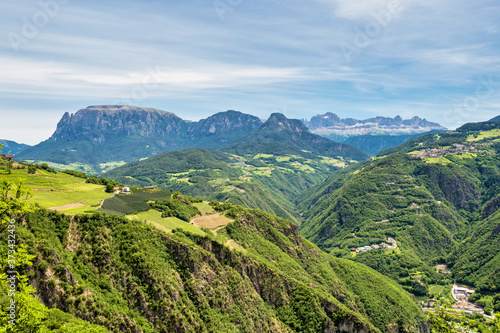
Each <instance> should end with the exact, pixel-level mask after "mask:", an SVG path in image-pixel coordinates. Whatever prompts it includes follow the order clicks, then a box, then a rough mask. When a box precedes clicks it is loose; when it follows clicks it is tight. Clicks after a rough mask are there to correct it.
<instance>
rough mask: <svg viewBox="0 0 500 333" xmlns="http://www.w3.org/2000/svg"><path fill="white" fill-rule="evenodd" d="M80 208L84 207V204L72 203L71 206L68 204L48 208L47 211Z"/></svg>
mask: <svg viewBox="0 0 500 333" xmlns="http://www.w3.org/2000/svg"><path fill="white" fill-rule="evenodd" d="M82 206H85V205H84V204H82V203H79V202H78V203H72V204H68V205H64V206H59V207H50V208H48V209H49V210H57V211H59V210H65V209H71V208H78V207H82Z"/></svg>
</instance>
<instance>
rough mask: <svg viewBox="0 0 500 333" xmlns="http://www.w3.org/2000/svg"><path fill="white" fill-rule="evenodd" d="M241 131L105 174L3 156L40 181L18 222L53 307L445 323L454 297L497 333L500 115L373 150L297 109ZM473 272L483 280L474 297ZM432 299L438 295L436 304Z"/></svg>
mask: <svg viewBox="0 0 500 333" xmlns="http://www.w3.org/2000/svg"><path fill="white" fill-rule="evenodd" d="M155 112H156V111H155ZM155 114H156V113H155ZM158 114H161V113H158ZM200 126H202V125H200ZM203 126H204V125H203ZM233 139H234V143H230V144H228V145H224V146H221V147H219V148H217V149H212V148H185V149H180V150H169V151H165V152H163V153H159V154H156V155H154V156H150V157H147V158H141V159H139V160H137V161H132V162H129V163H125V164H123V165H121V164H122V163H115V162H108V163H114V164H113V167H112V169H110V170H108V171H106V172H105V173H102V174H101V176H105V177H101V178H99V177H96V176H95V175H89V174H85V173H82V172H80V171H65V172H61V171H57V170H56V169H53V168H52V165H51V164H41V165H30V164H27V163H16V164H13V163H12V162H8V161H7V162H2V163H3V167H2V170H0V171H1V173H2V174H1V175H0V178H1V179H2V180H3V181H6V182H13V183H17V182H22V184H23V185H24V186H26V187H27V188H30V189H31V190H30V191H29V192H26V194H24V195H23V196H22V197H18V198H17V199H19V200H22V202H24V203H25V204H29V205H30V206H29V207H28V206H27V208H26V211H27V215H25V218H24V219H25V222H23V225H20V226H19V227H20V228H25V229H22V230H23V231H22V235H23V236H21V238H22V239H23V242H26V243H27V244H31V246H32V249H33V251H32V253H33V256H34V257H33V258H32V259H33V263H34V264H33V267H32V268H30V266H25V267H24V268H22V271H23V272H24V274H26V275H27V276H28V277H29V278H28V279H29V281H30V283H32V284H33V285H34V286H36V289H37V293H36V295H37V298H36V299H37V301H36V302H40V303H39V304H38V303H36V304H38V305H37V306H41V307H43V306H48V308H47V309H49V308H50V307H55V308H57V309H59V310H60V311H63V312H64V313H65V315H66V316H69V317H68V318H73V319H71V320H73V321H72V322H73V323H74V325H76V327H80V326H79V325H84V323H82V322H80V321H79V320H81V319H83V320H84V321H90V322H91V324H92V325H98V327H101V328H102V329H103V330H110V331H121V330H124V329H125V330H132V331H138V332H164V331H169V330H174V331H193V332H194V331H207V332H208V331H214V330H215V331H217V330H222V331H230V330H232V329H231V327H233V328H234V327H237V328H238V330H240V331H249V332H250V331H251V332H253V331H266V330H272V331H283V332H288V331H294V332H299V331H303V330H310V331H314V332H315V331H318V330H322V329H327V328H331V329H332V330H335V329H341V330H344V331H348V332H358V331H363V332H386V331H387V332H396V331H408V332H416V331H421V332H429V327H428V322H427V321H428V320H429V321H430V322H431V323H433V320H434V319H433V318H434V317H433V315H434V313H435V314H436V315H437V314H439V313H441V312H442V311H445V312H443V314H442V315H443V316H446V315H445V314H444V313H446V311H447V310H443V309H444V308H445V307H446V308H450V309H453V308H454V309H459V310H460V309H466V310H467V311H469V312H470V314H471V315H472V316H474V315H475V314H477V315H479V316H480V317H479V318H482V319H481V320H479V321H476V322H475V324H474V325H476V326H475V327H482V328H481V330H482V331H481V332H483V331H484V332H490V331H488V329H489V328H488V327H490V326H491V325H489V324H488V321H487V320H492V319H494V314H495V313H497V312H500V284H499V280H498V278H497V277H498V276H499V274H498V273H499V272H500V265H499V264H498V259H499V257H498V251H497V250H496V249H497V248H498V246H499V245H500V243H499V241H500V238H499V237H498V235H499V232H498V230H499V223H500V222H499V221H500V219H499V216H500V215H499V214H500V213H499V212H498V208H499V207H500V204H499V202H500V200H499V199H498V193H499V190H498V189H499V187H498V184H500V183H499V181H498V177H499V176H498V175H499V174H500V160H499V158H500V157H499V156H498V155H497V154H498V152H500V150H499V147H500V123H496V122H485V123H478V124H467V125H464V126H462V127H461V128H458V129H457V130H455V131H448V132H440V133H430V134H424V135H422V136H417V137H414V138H412V139H409V140H407V141H406V142H405V143H404V144H402V145H401V146H399V147H393V148H390V149H387V150H385V151H382V152H380V153H378V154H377V155H376V156H374V157H371V158H368V155H367V154H365V153H363V152H362V151H360V150H359V149H357V148H355V147H352V146H349V145H344V144H340V143H336V142H333V141H331V140H328V139H325V138H322V137H319V136H317V135H315V134H312V133H311V132H310V131H309V129H307V128H306V127H305V126H304V124H303V123H302V122H300V121H297V120H293V119H288V118H286V117H284V116H283V115H281V114H273V115H271V117H270V118H269V119H268V120H267V121H266V122H264V123H262V124H261V125H260V126H259V128H258V129H256V130H254V131H252V132H251V133H249V134H246V135H244V136H242V137H241V138H234V137H233ZM212 142H215V141H212ZM102 165H104V164H102ZM110 165H111V164H110ZM75 169H79V170H81V168H79V167H76V168H75ZM4 184H7V183H4ZM113 192H115V193H113ZM6 193H8V191H7V192H6ZM8 197H9V196H7V197H5V196H4V200H7V199H6V198H8ZM43 225H45V227H42V226H43ZM132 239H133V240H134V241H133V242H131V240H132ZM35 240H36V242H35V243H33V241H35ZM96 240H97V242H96ZM36 244H38V245H36ZM137 244H141V247H142V248H144V249H146V250H144V251H142V250H140V248H139V247H137ZM160 244H161V249H160V248H159V247H158V246H160ZM2 246H3V245H2ZM35 249H36V250H35ZM158 256H159V257H158ZM153 257H155V258H156V259H152V258H153ZM134 258H135V259H134ZM147 258H149V259H147ZM201 258H202V259H201ZM140 262H144V263H147V264H146V266H143V265H142V264H140ZM84 267H85V268H84ZM144 269H146V271H145V270H144ZM167 271H168V272H170V273H169V274H170V275H168V276H167V275H165V274H164V273H160V272H167ZM153 272H156V273H155V274H159V275H154V274H153ZM120 276H125V277H126V279H128V280H127V281H133V283H134V284H133V285H134V289H133V290H135V291H134V292H133V293H131V291H130V290H129V289H128V287H126V286H127V285H129V284H130V283H131V282H126V281H125V280H123V279H122V278H120ZM107 281H109V282H107ZM151 281H155V282H154V283H153V284H152V282H151ZM457 283H459V284H462V285H463V286H468V287H469V288H471V289H472V290H474V292H473V293H472V292H470V295H469V294H467V297H468V301H469V302H470V303H464V300H465V299H461V298H460V297H461V296H460V295H461V294H460V289H457V287H456V284H457ZM374 284H376V285H377V288H373V285H374ZM79 286H85V287H83V289H82V288H80V287H79ZM227 286H230V288H228V287H227ZM54 287H56V290H57V293H56V296H55V297H54V296H51V294H50V293H49V292H48V290H52V289H53V288H54ZM155 288H156V289H155ZM179 288H181V289H179ZM172 290H179V291H178V292H177V293H173V292H172ZM457 290H458V291H457ZM160 294H161V295H163V296H162V298H159V296H158V295H160ZM82 295H86V297H83V296H82ZM90 295H93V296H90ZM464 295H465V294H464ZM220 297H222V298H220ZM458 298H460V299H458ZM162 299H163V300H162ZM221 299H224V300H225V301H224V302H223V301H221ZM174 300H175V302H174ZM179 300H181V301H180V303H179ZM436 302H437V303H436ZM174 303H176V304H177V305H175V304H174ZM417 303H418V304H419V305H420V307H421V308H422V309H424V310H425V311H429V309H430V308H429V306H432V305H433V306H434V307H435V308H434V309H433V310H432V311H430V312H429V314H428V315H429V317H427V315H426V314H424V312H423V311H422V310H421V309H420V308H419V307H418V305H417ZM441 303H443V306H444V307H440V305H436V304H441ZM109 304H116V306H114V307H112V310H110V311H108V312H106V313H103V312H102V310H100V309H104V308H106V307H107V306H108V305H109ZM249 304H252V305H251V306H249ZM298 304H300V306H299V305H298ZM304 304H308V305H307V306H305V307H304ZM472 304H474V305H472ZM436 306H437V308H436ZM178 307H181V308H182V309H190V310H189V311H188V312H187V313H189V315H187V317H186V312H185V310H181V308H178ZM306 308H307V309H310V311H309V312H307V311H306V312H304V311H305V309H306ZM167 309H168V310H167ZM471 309H475V310H471ZM43 311H45V313H46V316H47V317H45V318H52V319H50V320H56V321H57V319H56V317H54V316H56V314H55V312H53V311H52V310H43ZM51 311H52V312H51ZM238 313H239V314H238ZM256 313H258V314H260V317H259V318H257V317H255V314H256ZM395 313H397V315H396V317H394V314H395ZM483 314H484V315H485V317H484V318H483V317H481V316H482V315H483ZM95 318H100V319H99V321H96V320H95ZM120 318H127V319H126V320H122V319H120ZM154 318H162V319H161V320H157V319H154ZM311 318H316V319H314V320H312V319H311ZM454 318H456V320H458V318H461V317H454ZM454 320H455V319H454ZM460 320H461V321H462V322H463V323H465V322H468V321H467V320H469V319H467V318H465V317H463V318H461V319H460ZM242 322H244V323H245V324H241V323H242ZM181 323H182V324H181ZM179 325H181V326H179ZM468 325H469V324H468ZM470 325H472V324H470ZM481 325H482V326H481ZM485 325H486V326H485ZM89 327H91V326H89ZM98 327H97V326H96V327H93V328H92V329H96V331H98V330H99V329H101V328H98ZM271 327H272V329H271ZM403 328H404V329H403ZM491 332H493V331H491Z"/></svg>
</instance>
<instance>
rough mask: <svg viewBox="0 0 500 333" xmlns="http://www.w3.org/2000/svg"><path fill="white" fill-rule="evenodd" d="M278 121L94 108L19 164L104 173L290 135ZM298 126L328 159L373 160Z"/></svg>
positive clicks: (63, 123) (67, 120)
mask: <svg viewBox="0 0 500 333" xmlns="http://www.w3.org/2000/svg"><path fill="white" fill-rule="evenodd" d="M275 117H277V116H276V115H274V116H272V117H271V118H270V119H269V120H268V121H267V122H265V123H263V122H262V121H261V120H260V119H259V118H257V117H254V116H251V115H248V114H244V113H241V112H237V111H226V112H221V113H217V114H215V115H213V116H211V117H208V118H207V119H202V120H200V121H198V122H189V121H185V120H183V119H181V118H180V117H178V116H176V115H175V114H173V113H169V112H165V111H160V110H156V109H145V108H138V107H132V106H109V105H108V106H106V105H105V106H91V107H88V108H85V109H81V110H78V111H77V112H76V113H75V114H71V115H70V114H69V113H65V114H64V116H63V117H62V119H61V120H60V121H59V123H58V125H57V129H56V131H55V132H54V134H53V135H52V136H51V137H50V138H49V139H48V140H46V141H44V142H41V143H40V144H38V145H36V146H34V147H31V148H29V149H27V150H25V151H23V152H21V153H20V154H19V155H18V156H17V158H19V159H21V160H29V161H43V162H52V163H57V164H62V165H69V164H81V165H90V166H91V168H92V169H93V170H95V171H98V172H100V171H102V170H103V169H105V167H106V164H107V163H111V164H112V165H113V166H116V165H115V163H117V162H118V163H122V164H123V163H125V162H131V161H135V160H140V159H142V158H147V157H150V156H153V155H156V154H159V153H161V152H164V151H169V150H179V149H184V148H214V149H216V148H221V147H223V146H226V145H229V144H231V143H235V142H237V141H238V140H240V139H242V138H243V137H245V136H246V135H248V134H250V133H253V132H255V131H257V130H260V133H264V132H266V133H268V134H269V133H270V132H272V131H274V130H276V131H277V133H281V134H280V135H283V134H284V133H285V132H283V131H281V127H280V125H279V121H278V122H276V121H274V118H275ZM281 117H282V118H283V119H285V123H286V122H288V121H289V120H288V119H286V118H285V117H284V116H283V115H281ZM293 126H294V129H291V128H288V129H287V130H288V131H293V130H297V129H299V130H300V131H301V133H302V134H300V136H307V137H308V139H307V140H308V142H309V145H308V146H307V147H309V148H311V147H312V146H311V143H314V144H316V143H320V146H321V148H320V149H319V152H321V153H325V154H327V155H328V156H331V155H332V154H337V155H339V156H341V157H348V158H351V159H353V160H359V159H363V158H366V157H368V155H367V154H365V153H363V152H362V151H360V150H359V149H357V148H355V147H350V146H348V145H341V144H335V143H334V142H332V141H330V140H327V139H324V138H321V137H319V136H317V135H314V134H311V133H309V130H308V129H307V128H306V127H304V126H303V125H302V123H301V122H300V121H294V122H293ZM298 134H299V133H298V132H296V133H295V134H294V135H295V136H297V135H298ZM254 137H255V136H254ZM287 139H292V141H293V142H292V145H297V144H298V143H300V144H303V143H302V140H301V138H299V137H296V138H294V137H293V136H288V137H284V136H283V137H282V140H281V141H283V142H284V141H286V140H287ZM304 142H305V141H304ZM284 144H286V145H288V143H284ZM307 147H306V146H304V147H303V148H307ZM292 150H293V151H296V152H297V151H298V150H303V149H298V147H296V148H293V149H292ZM103 165H104V167H103Z"/></svg>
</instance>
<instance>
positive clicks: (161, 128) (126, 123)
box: [51, 105, 187, 143]
mask: <svg viewBox="0 0 500 333" xmlns="http://www.w3.org/2000/svg"><path fill="white" fill-rule="evenodd" d="M186 126H187V124H186V122H185V121H184V120H182V119H181V118H179V117H178V116H176V115H175V114H173V113H169V112H165V111H160V110H156V109H147V108H139V107H133V106H126V105H104V106H89V107H88V108H85V109H81V110H78V111H77V112H76V113H75V114H71V115H70V114H69V113H68V112H66V113H65V114H64V116H63V117H62V119H61V120H60V121H59V123H58V125H57V129H56V131H55V132H54V134H53V135H52V137H51V139H53V140H55V141H57V140H80V139H85V140H89V141H94V142H99V143H103V142H106V141H108V140H109V139H112V138H115V137H117V136H129V135H138V136H156V135H158V136H165V137H172V136H178V135H179V134H180V133H182V130H183V129H185V128H186Z"/></svg>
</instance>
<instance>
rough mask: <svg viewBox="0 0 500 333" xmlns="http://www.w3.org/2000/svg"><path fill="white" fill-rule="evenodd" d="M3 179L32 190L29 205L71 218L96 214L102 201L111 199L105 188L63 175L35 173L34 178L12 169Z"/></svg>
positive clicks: (32, 175)
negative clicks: (49, 209) (70, 216)
mask: <svg viewBox="0 0 500 333" xmlns="http://www.w3.org/2000/svg"><path fill="white" fill-rule="evenodd" d="M2 179H3V180H7V181H11V182H14V181H22V182H23V184H24V185H26V186H27V187H29V188H31V189H32V191H31V195H30V198H29V200H28V202H29V203H32V204H35V203H36V204H38V205H40V206H41V207H43V208H55V209H58V210H63V211H64V212H66V213H70V214H74V213H84V212H95V211H96V210H97V209H98V208H99V207H100V205H101V203H102V202H103V201H104V200H105V199H107V198H109V197H111V194H109V193H106V192H105V187H104V186H102V185H95V184H89V183H86V180H85V179H84V178H80V177H75V176H72V175H69V174H66V173H62V172H58V173H54V172H50V171H45V170H43V169H38V170H37V171H36V173H35V174H29V173H28V169H27V168H22V169H13V170H12V171H11V173H10V174H8V175H0V180H2Z"/></svg>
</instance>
